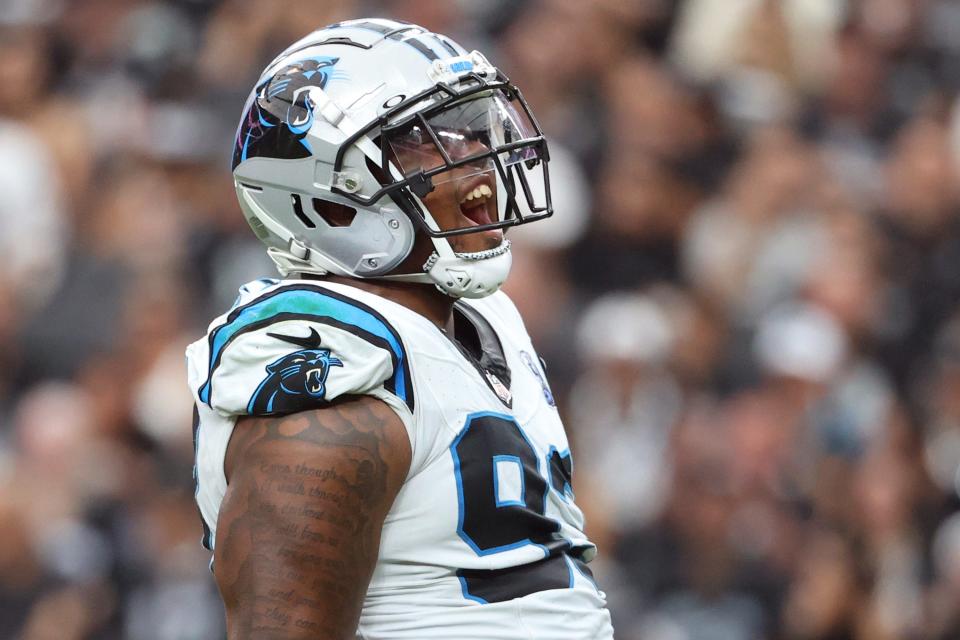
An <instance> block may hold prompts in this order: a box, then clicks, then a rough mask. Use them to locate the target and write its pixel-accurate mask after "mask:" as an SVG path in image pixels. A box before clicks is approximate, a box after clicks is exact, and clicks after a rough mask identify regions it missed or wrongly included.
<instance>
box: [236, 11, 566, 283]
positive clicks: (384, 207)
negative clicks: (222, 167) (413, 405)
mask: <svg viewBox="0 0 960 640" xmlns="http://www.w3.org/2000/svg"><path fill="white" fill-rule="evenodd" d="M547 164H548V155H547V144H546V140H545V139H544V137H543V134H542V133H541V131H540V127H539V125H538V124H537V122H536V121H535V120H534V118H533V115H532V114H531V113H530V109H529V107H528V106H527V104H526V102H525V101H524V100H523V97H522V96H521V95H520V92H519V91H518V90H517V88H516V87H514V86H513V85H512V84H511V83H510V81H509V80H508V79H507V78H506V76H504V75H503V74H502V73H501V72H499V71H498V70H497V69H496V68H495V67H494V66H493V65H491V64H490V63H489V62H488V61H487V59H486V58H485V57H484V56H483V55H482V54H481V53H479V52H477V51H473V52H468V51H466V50H465V49H464V48H463V47H461V46H460V45H458V44H456V43H455V42H453V41H452V40H450V39H449V38H447V37H445V36H442V35H438V34H434V33H431V32H429V31H427V30H426V29H423V28H422V27H418V26H416V25H412V24H406V23H401V22H395V21H391V20H379V19H367V20H352V21H349V22H341V23H338V24H334V25H331V26H329V27H325V28H323V29H320V30H318V31H315V32H313V33H311V34H310V35H308V36H307V37H305V38H303V39H302V40H300V41H299V42H296V43H295V44H293V45H292V46H291V47H290V48H288V49H287V50H286V51H284V52H283V53H282V54H281V55H280V56H279V57H277V58H276V59H275V60H274V61H273V62H272V63H270V65H268V66H267V68H266V70H265V71H264V72H263V74H262V75H261V77H260V79H259V81H258V82H257V85H256V87H255V88H254V90H253V92H252V93H251V94H250V97H249V98H248V100H247V104H246V106H245V108H244V114H243V118H242V120H241V121H240V126H239V127H238V129H237V136H236V140H235V148H234V153H233V175H234V182H235V185H236V189H237V196H238V197H239V199H240V205H241V208H242V209H243V212H244V215H245V216H246V218H247V221H248V222H249V223H250V226H251V227H252V228H253V230H254V232H255V233H256V234H257V237H259V238H260V240H262V241H263V242H264V243H265V244H266V245H267V247H268V249H267V250H268V252H269V254H270V256H271V257H272V258H273V259H274V261H275V262H276V263H277V266H278V268H279V269H280V271H281V273H283V274H284V275H287V274H289V273H314V274H326V273H332V274H338V275H344V276H349V277H354V278H390V279H397V280H404V281H409V282H424V283H433V284H435V285H436V286H437V287H438V288H439V289H440V290H441V291H443V292H445V293H446V294H448V295H450V296H453V297H471V298H472V297H482V296H486V295H489V294H491V293H493V292H494V291H496V290H497V289H498V288H499V287H500V285H501V284H502V283H503V281H504V280H505V279H506V277H507V273H508V272H509V269H510V243H509V241H507V240H504V241H503V243H502V244H500V245H499V246H498V247H496V248H494V249H491V250H488V251H482V252H477V253H457V252H455V251H454V250H453V248H452V247H451V245H450V243H449V242H448V241H447V238H449V237H450V236H454V235H458V234H464V233H471V232H475V231H481V230H486V229H494V228H504V227H509V226H512V225H517V224H522V223H525V222H530V221H533V220H539V219H542V218H545V217H547V216H549V215H551V214H552V213H553V208H552V205H551V201H550V187H549V185H550V182H549V174H548V171H547ZM454 171H455V172H456V173H455V174H454ZM531 171H540V172H542V180H543V183H544V185H545V187H546V188H545V189H544V190H542V191H540V192H539V193H542V195H539V196H538V195H537V193H535V191H534V190H531V189H530V185H529V181H528V172H531ZM471 176H485V177H484V178H481V177H478V178H477V179H476V180H477V185H479V186H477V187H476V188H475V189H473V190H472V191H471V193H472V194H473V195H474V196H476V197H475V200H476V203H484V206H485V207H486V206H487V204H486V203H487V202H488V201H489V202H491V203H492V202H493V200H494V199H495V200H496V202H497V207H496V211H495V212H493V211H489V210H486V209H484V211H483V212H481V213H477V212H476V211H475V210H472V209H471V207H472V206H476V207H479V206H480V205H479V204H476V205H475V204H474V202H473V199H471V198H470V194H467V195H466V196H465V197H464V200H463V201H462V202H461V212H463V213H464V216H465V217H466V218H468V219H470V220H471V221H473V222H474V224H472V225H469V226H464V227H460V228H454V229H445V228H441V226H440V225H439V224H438V223H437V221H436V220H435V218H434V216H432V215H431V212H430V211H429V210H428V208H427V207H426V206H425V205H424V204H423V200H422V198H425V197H426V196H427V195H428V194H429V193H430V192H431V191H433V190H434V189H435V188H436V187H437V186H438V185H441V184H442V183H444V182H447V181H450V180H454V179H456V180H463V179H465V178H470V177H471ZM494 180H495V182H496V185H495V189H496V191H495V192H494V190H493V189H491V188H490V187H491V186H492V185H491V182H493V181H494ZM469 184H473V183H469ZM521 196H522V197H523V198H524V199H525V205H526V206H525V207H521V206H520V205H519V203H518V198H520V197H521ZM536 200H539V201H536ZM489 207H490V209H493V206H492V204H490V205H489ZM524 209H525V210H526V211H527V214H526V215H524V214H523V213H522V211H523V210H524ZM417 234H426V235H427V236H428V237H429V238H430V240H431V242H432V243H433V247H434V252H433V254H432V255H431V256H430V258H429V259H428V260H427V261H426V263H425V264H424V265H422V269H421V270H417V271H416V272H414V273H396V272H395V271H396V267H397V266H398V265H400V264H401V262H402V261H403V260H404V259H405V258H406V257H407V256H408V255H409V254H410V252H411V249H412V248H413V246H414V240H415V238H416V237H417Z"/></svg>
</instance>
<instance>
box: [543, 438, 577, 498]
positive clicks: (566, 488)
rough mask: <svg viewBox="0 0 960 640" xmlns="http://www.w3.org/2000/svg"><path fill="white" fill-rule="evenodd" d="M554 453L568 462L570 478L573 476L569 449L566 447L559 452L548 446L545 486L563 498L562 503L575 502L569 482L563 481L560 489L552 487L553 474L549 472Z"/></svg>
mask: <svg viewBox="0 0 960 640" xmlns="http://www.w3.org/2000/svg"><path fill="white" fill-rule="evenodd" d="M554 452H556V453H557V455H559V456H560V458H561V459H563V458H566V459H568V460H570V475H571V476H572V475H573V455H572V454H571V453H570V447H567V448H566V449H564V450H563V451H561V450H560V449H558V448H557V447H556V446H554V445H550V450H549V451H547V484H548V485H549V486H550V488H551V489H553V490H554V491H556V492H557V494H558V495H559V496H560V497H561V498H563V501H564V502H570V501H571V500H575V499H576V496H575V495H574V493H573V486H572V485H571V484H570V483H569V482H567V481H566V480H564V482H563V486H562V487H555V486H553V473H552V472H551V467H550V462H551V461H552V460H553V454H554Z"/></svg>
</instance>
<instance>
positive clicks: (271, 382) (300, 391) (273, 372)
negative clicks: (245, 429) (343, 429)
mask: <svg viewBox="0 0 960 640" xmlns="http://www.w3.org/2000/svg"><path fill="white" fill-rule="evenodd" d="M267 335H268V336H270V337H271V338H276V339H278V340H283V341H284V342H289V343H290V344H295V345H297V346H300V347H304V348H303V349H301V350H299V351H294V352H293V353H289V354H287V355H285V356H283V357H282V358H277V359H276V360H274V361H273V362H271V363H270V364H268V365H267V367H266V369H267V377H266V378H264V379H263V381H262V382H261V383H260V385H259V386H258V387H257V390H256V391H255V392H254V393H253V397H252V398H250V402H249V403H248V404H247V412H248V413H250V414H251V415H270V414H284V413H296V412H297V411H303V410H305V409H310V408H312V407H316V406H317V404H318V401H320V400H323V399H324V396H325V395H326V393H327V376H328V375H330V368H331V367H342V366H343V362H342V361H341V360H340V359H339V358H335V357H333V356H332V355H330V350H329V349H321V348H320V335H319V334H318V333H317V331H316V329H313V328H311V329H310V335H309V336H307V337H305V338H298V337H296V336H283V335H279V334H275V333H268V334H267Z"/></svg>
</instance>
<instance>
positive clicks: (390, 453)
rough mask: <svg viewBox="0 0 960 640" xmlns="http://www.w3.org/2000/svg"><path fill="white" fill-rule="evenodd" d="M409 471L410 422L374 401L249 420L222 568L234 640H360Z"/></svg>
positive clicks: (241, 440) (225, 519) (240, 445)
mask: <svg viewBox="0 0 960 640" xmlns="http://www.w3.org/2000/svg"><path fill="white" fill-rule="evenodd" d="M409 466H410V443H409V440H408V439H407V434H406V430H405V429H404V427H403V424H402V423H401V422H400V419H399V418H398V417H397V415H396V414H395V413H394V412H393V411H392V410H391V409H390V408H389V407H388V406H387V405H386V404H384V403H383V402H381V401H379V400H376V399H374V398H370V397H358V398H351V399H347V400H345V401H339V402H335V403H332V404H331V405H330V406H329V407H326V408H323V409H319V410H315V411H307V412H303V413H298V414H294V415H290V416H283V417H273V418H244V419H241V421H240V422H239V423H238V424H237V426H236V430H235V432H234V436H233V439H232V440H231V442H230V446H229V448H228V451H227V462H226V469H227V472H228V478H229V484H228V488H227V493H226V496H225V497H224V501H223V504H222V506H221V509H220V516H219V523H218V527H217V540H216V546H215V565H214V568H215V574H216V578H217V584H218V585H219V587H220V591H221V594H222V596H223V599H224V603H225V605H226V609H227V627H228V636H229V638H230V640H240V639H244V640H245V639H247V638H257V639H258V640H259V639H261V638H262V639H273V638H276V639H277V640H279V639H294V638H331V639H340V638H353V637H354V633H355V630H356V625H357V620H358V618H359V616H360V607H361V605H362V602H363V597H364V594H365V593H366V589H367V584H368V582H369V580H370V575H371V574H372V572H373V568H374V565H375V564H376V560H377V552H378V549H379V543H380V530H381V527H382V526H383V520H384V517H385V516H386V514H387V511H389V509H390V506H391V504H392V503H393V500H394V498H395V497H396V494H397V492H398V491H399V489H400V486H401V485H402V483H403V480H404V478H405V477H406V474H407V471H408V469H409Z"/></svg>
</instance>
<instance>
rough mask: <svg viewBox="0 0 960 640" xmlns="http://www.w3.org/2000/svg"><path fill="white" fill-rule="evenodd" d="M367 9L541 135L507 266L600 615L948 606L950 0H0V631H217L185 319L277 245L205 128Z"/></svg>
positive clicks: (928, 629) (132, 635)
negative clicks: (542, 167)
mask: <svg viewBox="0 0 960 640" xmlns="http://www.w3.org/2000/svg"><path fill="white" fill-rule="evenodd" d="M368 15H377V16H383V17H393V18H399V19H402V20H407V21H410V22H415V23H419V24H422V25H424V26H426V27H428V28H430V29H432V30H434V31H438V32H441V33H446V34H449V35H450V36H452V37H453V38H455V39H456V40H458V41H460V42H462V43H463V44H465V45H466V46H467V48H477V49H480V50H482V51H484V52H486V53H487V55H488V57H489V58H490V59H491V60H492V61H493V62H494V63H495V64H497V65H498V66H500V67H501V68H502V69H503V70H504V71H505V72H506V73H507V74H508V75H509V76H510V77H511V79H513V80H514V81H515V82H516V83H517V84H518V85H519V86H520V87H521V88H522V90H523V91H524V94H525V96H526V98H527V99H528V101H529V102H530V104H531V106H532V108H533V110H534V112H535V113H536V114H537V116H538V118H539V120H540V122H541V124H542V125H543V127H544V128H545V130H546V132H547V133H548V135H549V137H550V140H551V158H552V160H551V177H552V180H551V181H552V183H553V185H554V202H555V203H556V209H557V212H556V215H555V216H554V218H553V219H552V220H550V221H549V222H545V223H539V224H537V225H535V226H531V227H529V228H518V229H516V230H515V232H511V237H512V238H513V239H514V247H515V251H514V254H515V263H514V264H515V267H514V269H515V270H514V272H513V274H512V276H511V280H510V281H509V282H508V287H507V289H508V292H509V293H510V294H511V295H512V296H513V297H514V299H515V301H516V302H517V304H518V306H519V307H520V308H521V311H522V312H523V314H524V318H525V320H526V322H527V327H528V329H529V331H530V333H531V335H532V336H533V338H534V343H535V344H536V345H537V347H538V349H539V350H540V351H541V353H542V355H543V356H544V357H545V358H546V361H547V364H548V375H549V377H550V380H551V383H552V385H553V390H554V392H555V394H556V395H557V397H558V399H559V401H560V403H561V410H562V412H563V414H564V416H565V419H566V424H567V428H568V431H569V432H570V435H571V438H572V440H573V443H574V448H573V450H574V455H575V460H576V464H575V467H576V472H575V488H576V491H577V502H578V504H579V505H580V506H581V507H582V508H584V510H585V511H586V513H587V517H588V532H589V533H590V535H591V537H592V538H594V539H595V540H596V541H597V542H598V544H599V546H600V550H601V555H600V557H599V559H598V560H597V562H596V573H597V574H598V576H599V580H600V583H601V586H602V587H603V588H604V589H605V591H606V592H607V594H608V597H609V601H610V606H611V610H612V613H613V617H614V623H615V627H616V629H617V637H618V638H619V640H640V639H643V640H846V639H850V640H914V639H918V640H919V639H929V640H951V639H956V638H960V473H958V468H960V179H958V178H960V100H958V99H957V96H958V93H960V3H957V2H954V1H953V0H847V1H844V0H632V1H630V2H626V1H623V0H591V1H589V2H586V1H584V0H525V1H518V0H378V1H372V0H323V1H322V2H320V1H317V2H303V1H294V0H82V1H80V0H76V1H74V0H0V638H3V639H6V638H11V639H13V638H19V639H23V640H46V639H50V640H81V639H87V638H91V639H114V638H116V639H121V638H123V639H134V640H189V639H194V638H196V639H208V638H216V637H222V635H223V619H222V618H223V613H222V606H221V604H220V601H219V598H218V596H217V593H216V589H215V586H214V584H213V581H212V578H211V575H210V573H209V571H208V570H207V562H208V560H209V557H208V555H207V553H206V552H205V551H204V550H203V549H202V548H201V547H200V544H199V539H200V533H201V532H200V522H199V517H198V515H197V513H196V509H195V506H194V504H193V481H192V478H191V467H192V455H193V444H192V440H191V430H190V411H191V407H190V402H191V400H190V395H189V391H188V389H187V388H186V386H185V372H184V367H183V349H184V346H185V345H186V344H187V343H188V342H189V341H192V340H194V339H195V338H196V337H198V336H199V335H201V334H202V333H203V331H204V330H205V327H206V324H207V322H209V320H210V319H212V318H213V317H214V316H215V315H217V314H219V313H221V312H223V311H224V310H225V309H226V308H227V307H229V305H230V303H231V302H232V300H233V298H234V297H235V295H236V290H237V287H239V286H240V285H241V284H243V283H244V282H246V281H248V280H251V279H254V278H256V277H260V276H264V275H272V274H273V267H272V264H271V263H270V262H269V261H268V259H267V258H266V255H265V253H264V251H263V249H262V247H261V245H260V244H259V243H258V241H257V240H256V238H255V237H254V236H253V234H252V233H251V232H250V230H249V229H248V228H247V226H246V223H245V222H244V220H243V218H242V216H241V215H240V212H239V209H238V206H237V204H236V200H235V196H234V193H233V186H232V181H231V178H230V173H229V154H230V150H231V139H232V137H233V134H234V129H235V126H236V122H237V120H238V119H239V115H240V111H241V108H242V105H243V102H244V99H245V97H246V94H247V92H248V91H249V90H250V88H251V87H252V85H253V83H254V81H255V80H256V77H257V75H258V74H259V72H260V70H261V68H262V66H263V65H264V63H265V62H266V61H268V60H269V59H272V57H273V56H274V55H275V54H276V53H277V52H279V51H280V50H282V49H283V48H284V47H285V46H286V45H287V44H289V43H290V42H292V41H293V40H295V39H296V38H298V37H300V36H302V35H304V34H305V33H307V32H309V31H311V30H312V29H313V28H316V27H318V26H321V25H324V24H328V23H331V22H335V21H337V20H342V19H349V18H354V17H363V16H368Z"/></svg>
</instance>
